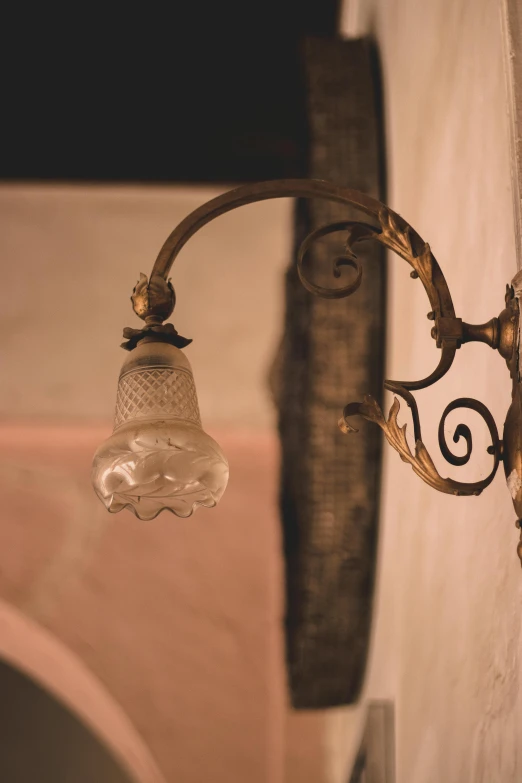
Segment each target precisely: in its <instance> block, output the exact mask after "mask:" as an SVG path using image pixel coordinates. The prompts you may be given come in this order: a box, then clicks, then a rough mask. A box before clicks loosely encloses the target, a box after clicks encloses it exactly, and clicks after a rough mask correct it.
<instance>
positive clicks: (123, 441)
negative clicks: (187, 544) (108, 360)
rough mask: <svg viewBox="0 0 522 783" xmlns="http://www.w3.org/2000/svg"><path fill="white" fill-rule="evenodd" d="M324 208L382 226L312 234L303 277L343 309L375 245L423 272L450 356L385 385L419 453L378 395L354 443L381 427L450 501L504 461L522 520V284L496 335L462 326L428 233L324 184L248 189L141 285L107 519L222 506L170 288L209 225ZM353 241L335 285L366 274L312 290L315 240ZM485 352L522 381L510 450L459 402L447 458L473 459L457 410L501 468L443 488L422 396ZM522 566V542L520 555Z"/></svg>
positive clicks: (209, 213) (353, 412)
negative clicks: (364, 246)
mask: <svg viewBox="0 0 522 783" xmlns="http://www.w3.org/2000/svg"><path fill="white" fill-rule="evenodd" d="M284 197H286V198H288V197H290V198H325V199H330V200H331V201H335V202H339V203H342V204H347V205H349V206H351V207H355V208H357V209H358V210H360V211H361V212H363V213H365V214H366V215H368V216H369V217H370V218H372V219H373V223H363V222H356V221H349V220H347V221H343V222H339V223H334V224H331V225H328V226H324V227H322V228H319V229H317V230H315V231H313V232H312V233H311V234H310V235H309V236H308V237H307V238H306V239H305V240H304V242H303V244H302V245H301V247H300V249H299V253H298V258H297V269H298V273H299V278H300V280H301V282H302V284H303V285H304V287H305V288H306V289H307V290H308V291H310V292H311V293H312V294H315V295H316V296H321V297H325V298H327V299H339V298H342V297H345V296H349V295H350V294H352V293H354V291H356V290H357V288H358V287H359V285H360V282H361V278H362V267H361V266H360V264H359V262H358V260H357V257H356V255H355V253H354V251H353V248H354V245H356V244H357V243H358V242H366V241H368V240H375V241H377V242H380V243H381V244H382V245H384V246H385V247H387V248H389V249H391V250H393V251H394V252H395V253H396V254H397V255H399V256H400V257H401V258H403V259H404V260H405V261H407V263H408V264H410V266H411V267H412V269H413V271H412V272H411V277H412V278H414V279H420V281H421V283H422V284H423V286H424V288H425V290H426V293H427V295H428V299H429V301H430V307H431V310H430V312H429V313H428V318H429V319H430V320H432V321H433V328H432V330H431V334H432V337H433V339H434V340H435V341H436V345H437V348H438V349H440V359H439V363H438V365H437V367H436V368H435V370H434V371H433V372H432V373H431V375H429V376H428V377H427V378H424V379H423V380H420V381H391V380H388V381H385V384H384V386H385V388H386V389H388V390H389V391H391V392H393V393H394V394H395V395H397V396H398V397H402V399H403V400H404V401H405V402H406V404H407V405H408V407H409V408H410V410H411V414H412V418H413V429H414V436H415V451H414V453H413V452H412V451H411V449H410V447H409V445H408V443H407V440H406V425H403V426H402V427H400V426H399V424H398V422H397V415H398V413H399V407H400V405H399V400H398V399H397V396H395V398H394V401H393V404H392V406H391V409H390V412H389V415H388V418H386V417H385V415H384V413H383V411H382V410H381V408H380V406H379V405H378V403H377V402H376V400H374V399H373V398H372V397H370V396H366V397H365V398H364V400H363V401H362V402H351V403H349V404H348V405H347V406H346V407H345V409H344V411H343V414H342V416H341V418H340V421H339V426H340V428H341V430H342V431H343V432H345V433H348V432H357V430H356V429H355V428H354V427H353V426H352V424H351V423H350V419H351V418H352V417H353V416H362V417H363V418H364V419H367V420H369V421H373V422H374V423H375V424H377V425H378V426H379V427H380V428H381V429H382V431H383V433H384V435H385V437H386V440H387V441H388V443H390V445H391V446H393V448H394V449H395V450H396V451H397V452H398V453H399V455H400V457H401V459H402V460H403V461H404V462H407V463H409V464H410V465H411V467H412V468H413V470H414V472H415V473H416V474H417V475H418V476H420V477H421V478H422V479H423V481H425V482H426V483H427V484H429V485H430V486H431V487H433V488H434V489H437V490H439V491H440V492H446V493H448V494H452V495H479V494H480V493H481V492H482V490H484V489H485V488H486V487H487V486H488V485H489V484H490V483H491V482H492V481H493V478H494V476H495V474H496V472H497V469H498V465H499V462H500V461H503V463H504V469H505V473H506V479H507V485H508V488H509V491H510V493H511V497H512V499H513V504H514V507H515V511H516V513H517V526H519V527H520V523H521V522H520V518H521V517H522V438H521V426H520V425H521V421H522V410H521V405H522V401H521V395H520V369H519V344H520V337H519V298H520V295H521V292H522V279H520V278H519V276H517V277H516V278H515V279H514V280H513V283H512V285H508V286H507V292H506V298H505V305H506V306H505V309H504V310H503V311H502V312H501V313H500V315H499V316H498V318H492V319H491V320H490V321H488V322H487V323H485V324H479V325H474V324H468V323H465V322H464V321H462V319H461V318H457V317H456V315H455V310H454V307H453V302H452V300H451V295H450V292H449V289H448V286H447V283H446V280H445V279H444V275H443V274H442V271H441V269H440V267H439V265H438V263H437V261H436V260H435V258H434V256H433V254H432V252H431V250H430V247H429V245H428V244H427V243H426V242H424V241H423V240H422V239H421V238H420V236H419V235H418V234H417V232H416V231H415V230H414V229H413V228H412V227H411V226H410V225H409V224H408V223H406V221H405V220H403V218H402V217H400V215H398V214H396V213H395V212H393V211H392V210H391V209H389V208H388V207H387V206H385V205H384V204H381V203H380V202H379V201H376V200H375V199H373V198H370V197H369V196H366V195H364V194H363V193H359V192H358V191H355V190H350V189H348V188H342V187H338V186H337V185H334V184H332V183H329V182H324V181H321V180H275V181H273V182H262V183H259V184H253V185H245V186H242V187H239V188H237V189H235V190H232V191H230V192H228V193H225V194H224V195H221V196H218V197H217V198H215V199H212V200H211V201H209V202H207V203H206V204H204V205H203V206H201V207H199V208H198V209H196V210H195V211H194V212H192V213H191V214H190V215H188V217H186V218H185V219H184V220H183V221H182V222H181V223H180V224H179V225H178V226H177V228H175V229H174V231H173V232H172V234H171V235H170V236H169V237H168V239H167V240H166V242H165V244H164V245H163V247H162V249H161V251H160V253H159V256H158V258H157V260H156V263H155V264H154V267H153V270H152V274H151V276H150V280H147V278H146V276H145V275H141V278H140V281H139V282H138V284H137V285H136V287H135V289H134V293H133V295H132V302H133V307H134V312H135V313H136V314H137V315H138V316H139V317H140V318H142V319H143V320H144V321H145V326H144V327H143V328H142V329H139V330H137V329H125V330H124V333H123V335H124V337H125V338H126V340H127V342H126V343H124V344H123V347H124V348H126V349H127V350H128V351H130V354H129V357H128V358H127V359H126V361H125V362H124V364H123V367H122V370H121V373H120V379H119V384H118V397H117V403H116V417H115V423H114V433H113V435H112V436H111V437H110V438H109V439H108V440H107V441H106V442H105V443H103V444H102V445H101V446H100V448H99V449H98V451H97V452H96V455H95V457H94V464H93V474H92V475H93V483H94V487H95V490H96V492H97V494H98V496H99V497H100V499H101V500H102V502H103V503H104V504H105V506H106V507H107V508H108V510H109V511H112V512H116V511H120V510H121V509H122V508H126V507H127V508H130V509H131V510H132V511H133V512H134V513H135V514H136V516H138V517H139V518H140V519H152V518H154V517H155V516H157V514H159V512H160V511H162V510H163V509H168V510H170V511H172V512H173V513H174V514H176V515H178V516H181V517H187V516H190V515H191V514H192V512H193V511H194V509H195V508H196V507H197V506H200V505H202V506H207V507H211V506H214V505H216V503H217V502H218V501H219V499H220V497H221V496H222V494H223V492H224V491H225V488H226V485H227V481H228V463H227V460H226V458H225V457H224V455H223V453H222V452H221V449H220V448H219V446H218V444H217V443H216V442H215V441H214V440H212V438H210V437H209V436H208V435H207V434H206V433H205V432H204V431H203V429H202V428H201V420H200V416H199V409H198V401H197V396H196V390H195V386H194V380H193V377H192V371H191V369H190V364H189V362H188V360H187V359H186V357H185V355H184V354H183V353H182V350H181V349H182V348H184V347H185V346H186V345H188V344H189V343H190V340H187V339H186V338H184V337H181V336H180V335H179V334H178V333H177V331H176V330H175V329H174V327H173V326H172V324H163V321H164V320H165V319H166V318H168V317H169V316H170V315H171V313H172V311H173V309H174V305H175V294H174V289H173V287H172V285H171V283H170V280H168V279H167V278H168V274H169V271H170V268H171V266H172V264H173V262H174V260H175V258H176V256H177V255H178V253H179V252H180V250H181V249H182V247H183V246H184V245H185V243H186V242H187V241H188V240H189V239H190V238H191V237H192V236H193V235H194V234H195V233H196V232H197V231H198V230H199V229H200V228H202V227H203V226H204V225H206V224H207V223H209V222H210V221H211V220H214V218H217V217H219V215H223V214H224V213H225V212H229V211H231V210H233V209H236V207H240V206H242V205H244V204H250V203H253V202H257V201H263V200H266V199H272V198H284ZM338 231H341V232H345V233H346V236H347V238H346V244H345V252H344V255H342V256H341V257H339V258H336V259H335V260H334V261H333V266H332V273H333V276H334V277H336V278H339V277H340V276H341V268H342V267H343V266H349V267H351V268H353V269H354V270H355V277H354V279H353V280H352V282H351V283H349V284H348V285H346V286H344V287H340V288H328V287H324V286H319V285H315V284H314V283H313V282H312V281H310V280H308V279H307V276H306V272H305V269H304V256H305V254H306V251H307V250H308V248H309V247H310V245H311V244H312V242H314V241H315V240H317V239H319V238H320V237H322V236H325V235H327V234H330V233H333V232H338ZM469 342H482V343H485V344H486V345H489V347H490V348H494V349H496V350H498V351H499V353H500V355H501V356H502V357H503V358H504V359H505V360H506V363H507V366H508V368H509V372H510V375H511V378H512V381H513V393H512V402H511V406H510V408H509V410H508V413H507V417H506V421H505V424H504V433H503V439H502V440H500V438H499V435H498V430H497V427H496V424H495V421H494V419H493V417H492V415H491V413H490V411H489V410H488V409H487V408H486V406H485V405H483V404H482V403H481V402H479V401H477V400H474V399H471V398H468V397H462V398H459V399H457V400H454V401H453V402H451V403H450V404H449V405H448V406H447V407H446V409H445V410H444V412H443V414H442V418H441V421H440V424H439V430H438V438H439V446H440V449H441V452H442V454H443V456H444V458H445V459H446V461H447V462H449V463H450V464H452V465H457V466H459V465H465V464H466V463H467V462H468V461H469V458H470V455H471V449H472V436H471V431H470V429H469V427H468V426H467V425H465V424H459V425H458V426H457V428H456V429H455V434H454V437H453V440H454V442H455V443H457V442H458V441H459V439H460V438H464V440H465V442H466V453H465V454H464V455H463V456H455V455H454V454H452V452H451V451H450V449H449V448H448V445H447V442H446V439H445V435H444V424H445V421H446V418H447V416H448V414H449V413H450V412H451V411H453V410H455V409H457V408H469V409H471V410H474V411H476V412H477V413H478V414H480V416H482V418H483V419H484V421H485V423H486V425H487V427H488V430H489V434H490V436H491V445H490V446H489V448H488V453H489V454H490V455H491V456H492V458H493V466H492V469H491V472H490V473H489V475H488V476H487V477H486V478H484V479H482V480H481V481H477V482H473V483H467V482H460V481H454V480H453V479H449V478H443V477H442V476H441V475H440V474H439V472H438V471H437V469H436V467H435V465H434V463H433V460H432V459H431V457H430V455H429V453H428V451H427V449H426V447H425V446H424V443H423V441H422V434H421V425H420V418H419V413H418V408H417V403H416V401H415V398H414V396H413V394H412V392H414V391H418V390H419V389H426V388H427V387H428V386H432V385H433V384H434V383H436V382H437V381H438V380H440V379H441V378H442V377H443V376H444V375H446V373H447V372H448V370H449V369H450V367H451V365H452V364H453V360H454V358H455V354H456V351H457V349H459V348H460V347H461V346H462V345H463V344H464V343H469ZM518 554H519V557H520V558H521V560H522V542H521V543H520V544H519V546H518Z"/></svg>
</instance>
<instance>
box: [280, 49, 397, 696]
mask: <svg viewBox="0 0 522 783" xmlns="http://www.w3.org/2000/svg"><path fill="white" fill-rule="evenodd" d="M304 61H305V73H306V80H307V95H308V107H307V112H308V125H309V127H308V132H309V151H310V157H309V171H308V174H309V176H311V177H317V178H319V179H329V180H333V181H334V182H338V183H339V184H341V185H347V186H350V187H353V188H357V189H359V190H362V191H364V192H366V193H368V194H370V195H372V196H376V197H382V191H383V176H382V171H383V155H382V144H381V136H382V134H381V128H380V119H379V118H380V107H379V89H378V84H377V82H376V73H377V69H376V65H375V57H374V52H373V49H372V47H371V45H370V44H369V42H368V41H366V40H359V41H340V40H327V39H313V40H309V41H307V43H306V45H305V48H304ZM343 219H344V220H346V219H361V215H360V214H359V213H356V212H354V211H353V210H352V211H350V210H347V209H346V208H345V207H342V206H339V205H335V204H330V203H326V202H322V201H314V202H306V203H305V202H303V203H301V202H298V203H297V208H296V240H297V245H298V244H299V243H300V241H302V239H303V238H304V236H305V235H306V234H307V233H308V232H309V231H310V230H312V229H314V228H316V227H318V226H321V225H324V224H327V223H332V222H335V221H338V220H343ZM342 246H343V237H342V235H338V234H336V235H333V237H329V238H326V239H325V240H321V241H320V243H319V244H318V245H316V246H314V249H313V250H311V251H310V254H309V259H308V264H309V267H308V268H309V269H310V276H311V277H312V278H313V279H314V280H315V281H316V282H319V283H321V284H323V285H325V284H327V285H330V284H334V283H335V280H334V278H333V277H332V262H333V260H334V259H335V258H336V257H337V256H338V255H339V254H340V252H341V251H342ZM360 247H361V251H360V257H361V258H362V259H363V265H364V278H363V283H362V286H361V288H360V289H359V291H357V293H356V294H355V295H354V296H353V297H351V298H350V299H348V300H345V299H343V300H333V301H332V300H324V299H318V298H316V297H314V296H312V295H310V294H309V293H308V292H306V291H305V290H304V289H303V288H302V286H301V284H300V283H299V281H298V279H297V276H296V272H295V268H294V265H293V264H292V265H291V267H290V268H289V271H288V274H287V278H286V319H285V327H284V337H283V341H282V346H281V349H280V352H279V354H278V357H277V360H276V363H275V365H274V370H273V373H272V383H273V387H274V392H275V396H276V400H277V404H278V409H279V429H280V436H281V443H282V473H281V511H282V519H283V526H284V542H285V557H286V580H287V581H286V586H287V591H286V592H287V611H286V642H287V661H288V676H289V686H290V692H291V699H292V703H293V705H294V706H295V707H297V708H320V707H328V706H334V705H339V704H349V703H352V702H353V701H355V700H356V699H357V696H358V693H359V691H360V687H361V684H362V681H363V676H364V669H365V662H366V655H367V648H368V639H369V632H370V626H371V613H372V594H373V582H374V571H375V553H376V543H377V529H378V502H379V481H380V463H381V435H380V431H379V430H378V429H377V428H376V427H375V428H372V427H371V426H370V425H366V424H365V423H364V422H363V423H361V427H360V434H359V435H353V436H351V437H348V436H346V435H343V434H342V433H341V432H340V430H339V429H338V427H337V420H338V418H339V416H340V414H341V411H342V409H343V407H344V405H345V404H346V403H347V402H349V401H350V400H360V399H361V398H362V396H363V394H365V393H368V392H369V393H371V394H373V395H375V396H376V397H377V398H378V399H379V398H380V395H381V384H382V367H383V342H384V340H383V338H384V289H385V268H384V263H383V262H384V259H383V254H382V251H381V250H380V248H379V247H378V246H377V245H376V244H375V246H370V245H368V246H363V245H361V246H360ZM350 274H353V271H350V270H348V271H346V270H345V271H344V272H343V276H342V279H341V280H340V281H339V282H340V284H342V283H344V282H345V280H346V279H347V278H348V276H349V275H350Z"/></svg>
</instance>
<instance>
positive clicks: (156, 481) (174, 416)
mask: <svg viewBox="0 0 522 783" xmlns="http://www.w3.org/2000/svg"><path fill="white" fill-rule="evenodd" d="M92 481H93V485H94V488H95V490H96V493H97V495H98V497H99V498H100V499H101V501H102V502H103V503H104V505H105V506H106V507H107V509H108V510H109V511H112V512H117V511H121V510H122V509H123V508H129V509H131V511H133V512H134V514H136V516H137V517H138V518H139V519H147V520H148V519H154V517H156V516H157V515H158V514H159V513H160V511H163V509H167V510H168V511H172V512H173V513H174V514H176V516H178V517H189V516H190V515H191V514H192V512H193V511H194V510H195V509H196V508H197V507H198V506H206V507H207V508H211V507H213V506H215V505H216V503H217V502H218V501H219V499H220V498H221V496H222V494H223V492H224V491H225V489H226V486H227V482H228V462H227V460H226V457H225V456H224V454H223V452H222V451H221V449H220V447H219V446H218V444H217V443H216V441H214V440H213V439H212V438H211V437H210V436H209V435H207V434H206V432H204V430H203V429H202V427H201V419H200V415H199V406H198V399H197V395H196V387H195V385H194V378H193V375H192V369H191V367H190V363H189V361H188V359H187V358H186V356H185V355H184V353H183V352H182V351H181V350H179V348H175V347H174V346H173V345H170V344H169V343H167V342H158V341H155V340H154V338H150V337H149V338H146V339H144V340H142V341H140V342H139V343H138V345H137V347H136V348H134V349H133V350H132V351H131V352H130V354H129V356H128V358H127V359H126V360H125V362H124V363H123V367H122V369H121V372H120V378H119V382H118V396H117V401H116V413H115V421H114V432H113V434H112V435H111V437H110V438H108V439H107V440H106V441H105V443H103V444H102V445H101V446H100V447H99V448H98V450H97V452H96V454H95V456H94V462H93V468H92Z"/></svg>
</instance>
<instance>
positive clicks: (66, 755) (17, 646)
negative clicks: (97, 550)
mask: <svg viewBox="0 0 522 783" xmlns="http://www.w3.org/2000/svg"><path fill="white" fill-rule="evenodd" d="M0 629H1V631H0V694H1V699H0V780H2V781H6V783H7V781H9V782H10V783H15V781H16V783H26V781H27V783H29V781H31V783H32V781H35V780H38V781H39V783H62V782H63V783H69V782H70V781H72V780H74V781H75V783H87V782H88V781H89V783H164V779H163V777H162V776H161V775H160V773H159V771H158V770H157V769H156V767H155V764H154V762H153V760H152V758H151V757H150V756H149V754H148V752H147V750H146V748H145V746H144V745H143V743H142V741H141V739H140V738H139V737H138V735H137V734H136V732H135V731H134V729H133V728H132V726H131V724H130V723H129V722H128V721H127V719H126V718H125V717H124V716H123V713H122V712H121V711H120V708H119V707H118V705H117V704H116V703H115V702H113V700H112V698H111V697H110V696H109V695H108V693H106V692H105V690H104V689H103V687H102V686H101V684H100V683H98V682H97V681H96V680H95V679H94V677H93V676H92V675H91V674H90V673H89V672H88V671H87V669H85V668H84V666H83V664H81V663H80V662H79V661H78V660H77V659H76V658H75V656H73V655H72V654H71V653H70V652H69V651H68V650H67V649H66V648H65V647H63V646H62V645H61V644H59V643H58V642H57V641H56V640H55V639H53V638H52V637H50V636H49V635H48V634H47V633H46V632H45V631H43V630H42V629H40V628H39V627H38V626H36V625H34V624H33V623H30V622H28V621H27V620H26V618H24V617H22V616H21V615H19V614H18V613H17V612H15V611H13V609H12V608H10V607H8V606H6V605H5V604H1V603H0Z"/></svg>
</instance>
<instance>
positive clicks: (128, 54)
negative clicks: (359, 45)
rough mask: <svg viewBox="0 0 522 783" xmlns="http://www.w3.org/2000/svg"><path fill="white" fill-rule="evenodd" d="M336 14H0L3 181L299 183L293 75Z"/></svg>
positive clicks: (288, 9)
mask: <svg viewBox="0 0 522 783" xmlns="http://www.w3.org/2000/svg"><path fill="white" fill-rule="evenodd" d="M338 14H339V0H263V2H260V3H252V2H248V0H243V2H238V0H223V2H211V1H210V0H200V1H198V0H192V2H190V0H189V2H183V3H181V2H174V3H172V4H168V5H167V4H165V5H163V6H157V7H154V6H153V5H145V4H143V5H141V6H140V5H132V4H130V3H128V4H126V5H122V7H121V12H120V14H118V15H115V14H114V12H112V14H111V13H109V11H108V10H107V9H103V10H100V9H96V8H94V7H88V6H87V5H75V4H73V5H72V6H69V15H67V11H66V10H65V11H63V10H61V11H60V13H59V14H57V15H56V17H55V18H53V16H52V14H51V13H50V9H49V8H43V9H41V10H40V11H37V10H35V8H34V7H31V6H25V7H22V8H21V9H20V10H19V11H18V15H19V18H17V19H7V18H6V16H5V14H4V19H3V24H2V25H1V28H2V32H1V33H0V36H1V39H0V43H1V47H0V48H1V49H2V73H3V76H2V111H1V120H0V128H1V131H0V134H1V137H2V143H1V145H0V149H1V152H0V179H4V180H6V179H17V180H19V179H29V180H48V179H51V180H87V181H96V180H102V181H166V182H235V181H237V182H241V181H249V180H257V179H270V178H275V177H292V176H304V175H306V160H307V141H306V122H305V105H304V91H303V88H302V77H301V68H300V51H301V45H302V41H303V39H304V38H305V37H307V36H314V37H315V36H318V37H332V36H335V34H336V31H337V27H338Z"/></svg>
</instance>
